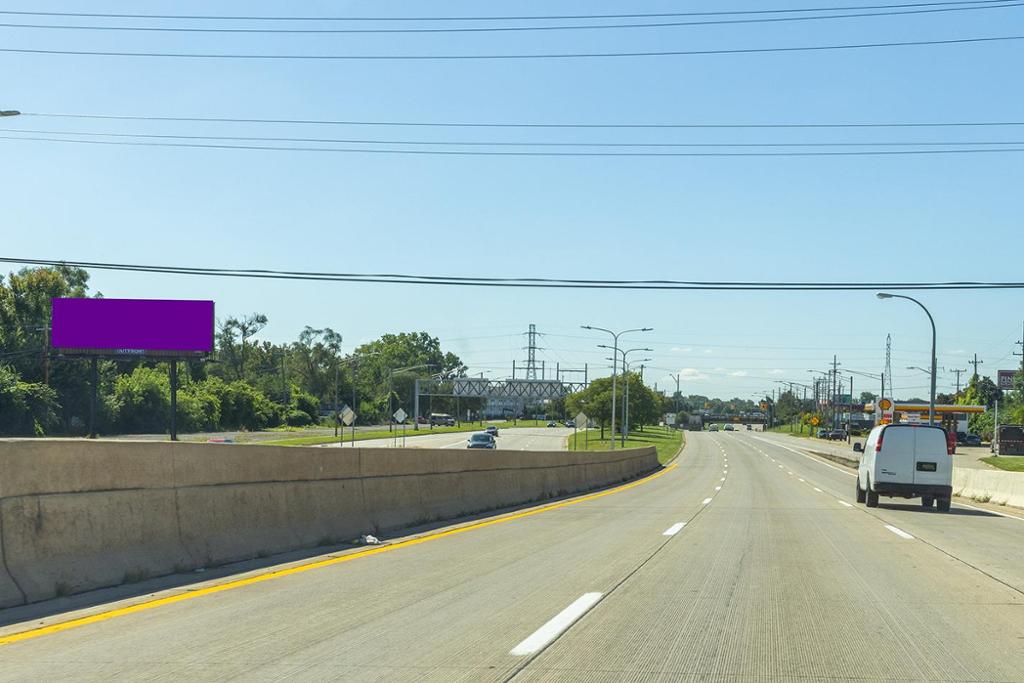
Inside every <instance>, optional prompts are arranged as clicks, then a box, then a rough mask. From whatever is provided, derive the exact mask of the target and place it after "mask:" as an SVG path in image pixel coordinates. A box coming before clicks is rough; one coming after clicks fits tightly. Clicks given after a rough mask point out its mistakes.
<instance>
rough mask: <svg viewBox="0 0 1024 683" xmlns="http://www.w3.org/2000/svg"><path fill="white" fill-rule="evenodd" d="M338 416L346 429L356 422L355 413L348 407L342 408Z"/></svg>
mask: <svg viewBox="0 0 1024 683" xmlns="http://www.w3.org/2000/svg"><path fill="white" fill-rule="evenodd" d="M340 414H341V421H342V422H343V423H345V426H346V427H348V426H350V425H351V424H352V423H353V422H355V421H356V411H354V410H352V409H351V408H349V407H348V406H345V407H344V408H342V409H341V413H340Z"/></svg>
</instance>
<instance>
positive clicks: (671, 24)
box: [0, 2, 1024, 35]
mask: <svg viewBox="0 0 1024 683" xmlns="http://www.w3.org/2000/svg"><path fill="white" fill-rule="evenodd" d="M1021 5H1024V2H1004V3H999V4H985V5H982V4H978V5H973V6H968V7H939V8H932V9H903V10H888V11H875V12H855V13H846V14H819V15H802V16H787V17H779V16H773V17H763V16H762V17H751V18H744V19H713V20H704V21H660V22H649V23H626V24H623V23H618V24H582V25H581V24H570V25H565V24H562V25H555V26H459V27H430V28H235V27H214V28H206V27H193V26H109V25H103V26H99V25H83V24H79V25H75V24H13V23H0V28H23V29H40V30H72V31H127V32H158V33H230V34H243V35H244V34H352V33H358V34H365V33H371V34H381V33H385V34H386V33H496V32H524V31H578V30H607V29H638V28H643V29H650V28H677V27H683V26H721V25H729V24H766V23H779V22H793V21H821V20H829V19H863V18H868V17H891V16H906V15H917V14H934V13H940V12H943V13H944V12H966V11H977V10H988V9H1008V8H1013V7H1020V6H1021ZM790 11H794V10H790ZM730 14H732V13H730Z"/></svg>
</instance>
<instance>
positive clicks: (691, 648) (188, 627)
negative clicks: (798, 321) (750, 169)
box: [0, 433, 1024, 681]
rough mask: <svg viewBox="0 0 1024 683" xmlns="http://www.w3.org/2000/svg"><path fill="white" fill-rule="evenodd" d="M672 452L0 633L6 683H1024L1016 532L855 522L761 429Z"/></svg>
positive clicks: (957, 514) (871, 519) (1020, 539)
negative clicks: (464, 514)
mask: <svg viewBox="0 0 1024 683" xmlns="http://www.w3.org/2000/svg"><path fill="white" fill-rule="evenodd" d="M687 438H688V441H689V444H688V446H687V448H686V449H685V450H684V452H683V455H682V456H681V457H680V459H679V460H678V464H677V465H676V466H675V467H673V468H671V469H668V470H662V472H661V473H660V474H659V475H657V476H655V477H651V478H648V479H646V480H641V481H639V482H636V483H634V484H632V485H628V486H627V487H623V488H621V489H617V490H611V491H610V492H607V493H602V494H599V495H596V496H594V495H592V496H589V497H583V498H581V499H574V500H572V501H570V502H569V503H568V504H565V503H560V504H556V505H554V506H551V507H549V508H547V509H542V510H541V511H538V512H536V513H534V514H525V515H524V514H523V513H522V512H520V513H514V514H511V515H508V516H506V517H504V518H502V519H503V520H504V521H500V522H499V523H493V524H488V525H481V526H477V527H464V528H465V530H464V531H459V532H458V533H454V534H453V533H444V532H442V533H435V534H434V535H429V536H425V537H423V540H421V541H417V542H415V543H412V544H405V545H401V544H396V545H394V546H384V547H381V548H375V549H374V551H375V552H374V554H372V555H368V554H367V555H362V556H358V555H357V556H354V559H352V560H351V561H346V562H340V563H336V564H331V565H329V566H321V567H318V568H313V569H310V570H308V571H300V572H293V573H284V574H282V575H280V576H277V577H276V578H272V579H270V580H265V581H261V582H258V583H239V584H238V585H229V586H228V587H227V589H225V590H222V591H220V592H215V593H210V594H202V593H199V592H197V595H196V597H194V598H192V599H184V600H181V601H178V602H174V603H170V604H160V603H150V605H149V606H146V605H143V608H142V609H140V610H136V611H130V612H127V613H116V612H115V613H110V614H108V616H109V618H103V619H99V620H96V621H92V622H87V623H81V624H79V625H77V626H76V627H74V628H70V629H67V630H63V631H59V632H53V633H45V632H44V633H42V634H40V635H38V637H29V638H25V639H22V640H18V641H17V642H9V641H6V640H5V635H9V634H10V633H11V632H12V631H18V630H24V629H26V628H31V627H33V626H35V624H28V625H23V626H21V627H15V628H13V629H12V628H8V629H4V630H3V631H0V680H3V681H6V680H40V679H56V678H62V677H74V678H76V679H110V678H122V679H132V680H155V679H186V678H187V679H199V680H209V679H216V680H227V679H246V680H270V679H294V680H324V679H345V680H437V681H451V680H463V681H481V680H482V681H506V680H517V681H520V680H521V681H530V680H586V681H591V680H599V681H600V680H610V681H612V680H614V681H617V680H624V679H628V680H664V681H678V680H708V679H713V680H773V681H774V680H802V681H806V680H838V679H842V680H850V679H857V680H864V681H872V680H885V681H892V680H950V681H979V680H986V681H1020V680H1024V648H1022V647H1021V643H1022V642H1024V550H1022V548H1024V519H1021V518H1013V517H1009V516H1001V515H997V514H993V513H989V512H987V511H983V510H978V509H973V508H968V507H963V506H956V505H955V506H954V508H953V510H952V512H950V513H948V514H942V513H938V512H936V511H934V510H929V511H924V510H921V509H920V508H919V507H918V506H917V505H916V502H915V504H914V505H909V504H894V503H892V502H891V501H889V500H888V499H883V502H882V505H881V507H879V508H877V509H873V510H868V509H867V508H865V507H864V506H863V505H856V504H855V503H854V502H853V477H852V476H851V475H850V473H849V472H847V471H844V470H843V469H842V468H839V467H837V466H833V465H832V464H830V463H826V462H823V461H821V460H819V459H817V458H814V457H812V456H809V455H806V454H803V453H800V452H799V451H797V450H795V449H790V448H788V447H786V446H785V445H780V444H777V443H776V442H775V441H774V440H771V439H768V438H765V437H764V436H762V435H760V434H749V433H718V434H709V433H688V434H687ZM452 439H453V440H454V435H453V436H452ZM69 616H70V615H65V616H64V617H63V618H64V619H67V618H69ZM29 635H30V636H31V635H33V634H29Z"/></svg>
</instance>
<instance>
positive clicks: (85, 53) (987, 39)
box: [0, 35, 1024, 61]
mask: <svg viewBox="0 0 1024 683" xmlns="http://www.w3.org/2000/svg"><path fill="white" fill-rule="evenodd" d="M1010 40H1024V35H1019V36H1018V35H1014V36H981V37H977V38H951V39H947V40H912V41H890V42H881V43H848V44H841V45H804V46H792V47H748V48H729V49H721V50H660V51H655V52H549V53H534V54H464V55H424V54H411V55H357V54H352V55H324V54H320V55H316V54H310V55H294V54H240V53H216V52H210V53H203V52H119V51H113V50H43V49H29V48H10V47H5V48H0V53H8V54H24V55H70V56H76V57H151V58H168V59H251V60H303V61H461V60H471V61H478V60H522V59H604V58H623V57H695V56H714V55H740V54H767V53H785V52H823V51H830V50H868V49H877V48H888V47H922V46H926V45H967V44H972V43H993V42H1002V41H1010Z"/></svg>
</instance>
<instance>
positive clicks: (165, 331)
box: [50, 298, 214, 358]
mask: <svg viewBox="0 0 1024 683" xmlns="http://www.w3.org/2000/svg"><path fill="white" fill-rule="evenodd" d="M51 304H52V313H51V318H50V346H51V347H52V348H53V350H54V351H56V352H57V353H60V354H63V355H68V356H124V357H132V356H141V357H154V356H156V357H165V358H188V357H194V356H205V355H207V354H210V353H213V328H214V311H213V302H212V301H183V300H173V299H84V298H83V299H53V300H52V301H51Z"/></svg>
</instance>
